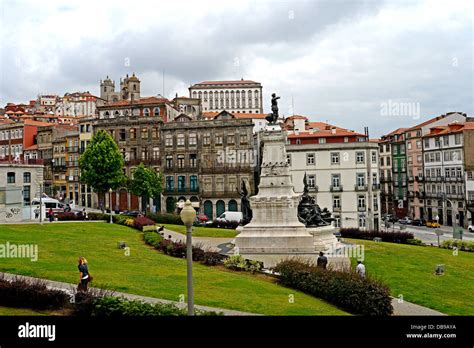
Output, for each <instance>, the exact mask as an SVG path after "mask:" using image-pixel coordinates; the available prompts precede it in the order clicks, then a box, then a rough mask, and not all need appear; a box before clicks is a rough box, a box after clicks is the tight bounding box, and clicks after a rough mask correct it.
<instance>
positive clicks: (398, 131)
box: [387, 128, 408, 135]
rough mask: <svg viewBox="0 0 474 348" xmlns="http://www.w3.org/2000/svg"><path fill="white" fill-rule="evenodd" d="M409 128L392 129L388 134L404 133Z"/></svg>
mask: <svg viewBox="0 0 474 348" xmlns="http://www.w3.org/2000/svg"><path fill="white" fill-rule="evenodd" d="M407 130H408V128H397V129H395V130H394V131H391V132H390V133H388V134H387V135H395V134H402V133H403V132H406V131H407Z"/></svg>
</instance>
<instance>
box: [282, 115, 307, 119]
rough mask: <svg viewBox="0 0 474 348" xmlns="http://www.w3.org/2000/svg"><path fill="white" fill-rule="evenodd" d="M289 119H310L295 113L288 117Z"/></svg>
mask: <svg viewBox="0 0 474 348" xmlns="http://www.w3.org/2000/svg"><path fill="white" fill-rule="evenodd" d="M286 119H287V120H308V118H307V117H306V116H301V115H293V116H289V117H287V118H286Z"/></svg>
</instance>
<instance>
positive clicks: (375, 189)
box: [372, 184, 380, 191]
mask: <svg viewBox="0 0 474 348" xmlns="http://www.w3.org/2000/svg"><path fill="white" fill-rule="evenodd" d="M372 190H374V191H378V190H380V184H372Z"/></svg>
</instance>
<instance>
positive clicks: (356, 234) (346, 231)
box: [340, 228, 415, 244]
mask: <svg viewBox="0 0 474 348" xmlns="http://www.w3.org/2000/svg"><path fill="white" fill-rule="evenodd" d="M340 233H341V237H343V238H354V239H367V240H373V239H374V238H382V241H383V242H390V243H402V244H407V240H408V239H414V238H415V237H414V235H413V233H411V232H382V231H375V230H373V231H365V230H359V229H358V228H341V229H340Z"/></svg>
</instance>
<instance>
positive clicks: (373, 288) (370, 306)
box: [274, 260, 393, 316]
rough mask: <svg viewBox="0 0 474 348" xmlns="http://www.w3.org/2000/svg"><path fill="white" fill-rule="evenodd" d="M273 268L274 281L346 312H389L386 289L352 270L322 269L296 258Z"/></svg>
mask: <svg viewBox="0 0 474 348" xmlns="http://www.w3.org/2000/svg"><path fill="white" fill-rule="evenodd" d="M274 271H275V272H277V273H279V280H278V282H279V283H281V284H282V285H284V286H288V287H290V288H294V289H297V290H301V291H303V292H305V293H307V294H309V295H312V296H315V297H319V298H322V299H324V300H326V301H328V302H330V303H332V304H334V305H336V306H338V307H339V308H341V309H343V310H346V311H348V312H350V313H353V314H358V315H378V316H385V315H391V314H392V313H393V307H392V303H391V302H392V301H391V297H390V289H389V288H388V287H387V286H386V285H384V284H383V283H381V282H380V281H378V280H376V279H373V278H370V277H364V278H363V277H360V276H359V275H358V274H357V273H355V272H353V271H349V272H347V271H335V270H327V269H322V268H318V267H315V266H314V265H312V264H310V263H308V262H302V261H299V260H286V261H282V262H280V263H279V264H277V266H276V267H275V268H274Z"/></svg>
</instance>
